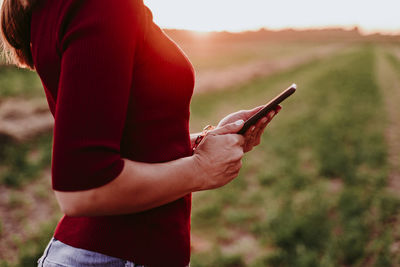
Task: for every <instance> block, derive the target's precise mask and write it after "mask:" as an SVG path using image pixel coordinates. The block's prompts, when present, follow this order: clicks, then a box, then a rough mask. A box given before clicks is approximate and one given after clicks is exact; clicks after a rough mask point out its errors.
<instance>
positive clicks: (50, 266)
mask: <svg viewBox="0 0 400 267" xmlns="http://www.w3.org/2000/svg"><path fill="white" fill-rule="evenodd" d="M89 266H90V267H96V266H98V267H100V266H104V267H144V266H143V265H137V264H134V263H133V262H130V261H126V260H122V259H119V258H114V257H110V256H107V255H104V254H101V253H97V252H93V251H89V250H85V249H81V248H75V247H71V246H69V245H67V244H64V243H62V242H61V241H58V240H57V239H55V238H52V239H51V240H50V242H49V244H48V245H47V247H46V249H45V251H44V253H43V256H42V257H41V258H40V259H39V260H38V267H89Z"/></svg>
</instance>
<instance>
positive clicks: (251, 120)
mask: <svg viewBox="0 0 400 267" xmlns="http://www.w3.org/2000/svg"><path fill="white" fill-rule="evenodd" d="M296 89H297V85H296V84H292V85H291V86H290V87H289V88H287V89H285V90H283V92H282V93H280V94H279V95H277V96H276V97H275V98H274V99H272V100H271V101H269V102H268V103H267V104H266V105H265V107H263V108H262V109H261V110H260V111H259V112H257V113H256V114H254V115H253V116H251V117H250V118H249V119H248V120H247V121H245V123H244V125H243V127H242V129H240V130H239V132H237V133H238V134H242V135H243V134H244V133H245V132H246V131H247V130H248V129H249V128H250V127H251V126H253V125H254V124H256V123H257V121H258V120H259V119H261V118H262V117H264V116H266V115H267V114H268V112H270V111H271V110H274V109H275V108H276V106H278V105H279V104H280V103H281V102H282V101H283V100H285V99H286V98H288V97H289V96H290V95H292V94H293V93H294V92H296Z"/></svg>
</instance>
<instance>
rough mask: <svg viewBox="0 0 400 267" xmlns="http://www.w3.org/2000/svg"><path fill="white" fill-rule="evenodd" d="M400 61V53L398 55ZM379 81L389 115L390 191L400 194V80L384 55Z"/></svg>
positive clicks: (380, 62) (387, 134) (379, 67)
mask: <svg viewBox="0 0 400 267" xmlns="http://www.w3.org/2000/svg"><path fill="white" fill-rule="evenodd" d="M397 56H398V59H399V60H400V53H397ZM377 69H378V81H379V83H380V85H381V87H382V89H383V90H382V92H383V95H384V100H385V104H386V105H385V106H386V111H387V114H388V122H387V125H388V127H387V129H386V131H385V137H386V140H387V144H388V162H389V167H390V169H389V189H390V190H393V191H395V192H396V193H399V192H400V138H399V137H400V120H399V118H400V108H399V103H400V78H399V76H398V73H397V72H396V70H395V69H393V67H392V66H391V65H390V62H388V61H387V60H386V59H385V57H384V55H383V54H382V53H380V54H379V55H378V66H377Z"/></svg>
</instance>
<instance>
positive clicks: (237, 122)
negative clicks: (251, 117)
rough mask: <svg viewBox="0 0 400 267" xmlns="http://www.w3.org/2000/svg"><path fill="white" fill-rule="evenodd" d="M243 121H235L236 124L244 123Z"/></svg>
mask: <svg viewBox="0 0 400 267" xmlns="http://www.w3.org/2000/svg"><path fill="white" fill-rule="evenodd" d="M243 123H244V121H243V120H238V121H236V122H235V124H236V125H242V124H243Z"/></svg>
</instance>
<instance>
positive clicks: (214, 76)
mask: <svg viewBox="0 0 400 267" xmlns="http://www.w3.org/2000/svg"><path fill="white" fill-rule="evenodd" d="M344 47H345V45H342V44H335V45H327V46H321V47H320V48H318V49H314V50H313V51H310V52H307V53H301V54H299V55H297V56H290V57H284V56H283V57H282V58H279V59H274V60H268V61H266V60H265V59H264V60H261V61H253V62H250V63H246V64H243V65H234V66H231V67H228V68H225V69H222V70H221V69H208V70H205V71H199V72H198V73H196V86H195V93H204V92H209V91H213V90H218V89H223V88H226V87H229V86H234V85H237V84H243V83H246V82H248V81H250V80H251V79H254V78H256V77H260V76H268V75H271V74H273V73H276V72H279V71H283V70H286V69H289V68H292V67H295V66H298V65H302V64H306V63H308V62H311V61H312V60H315V59H320V58H324V57H326V56H329V55H331V54H333V53H335V52H337V51H339V50H340V49H343V48H344Z"/></svg>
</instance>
